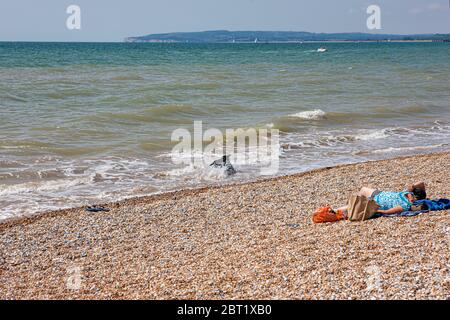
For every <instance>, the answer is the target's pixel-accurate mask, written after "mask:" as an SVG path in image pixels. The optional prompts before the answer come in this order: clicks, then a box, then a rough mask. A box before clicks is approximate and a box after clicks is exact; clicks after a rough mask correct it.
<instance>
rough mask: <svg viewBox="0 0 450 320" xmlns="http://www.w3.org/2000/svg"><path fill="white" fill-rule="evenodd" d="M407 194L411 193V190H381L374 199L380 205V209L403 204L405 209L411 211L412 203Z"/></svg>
mask: <svg viewBox="0 0 450 320" xmlns="http://www.w3.org/2000/svg"><path fill="white" fill-rule="evenodd" d="M407 194H411V192H407V191H402V192H392V191H381V192H380V193H379V194H377V195H376V196H375V198H374V200H375V202H376V203H378V205H379V206H380V210H389V209H392V208H394V207H397V206H402V208H403V211H409V210H411V205H412V203H411V202H409V200H408V198H406V195H407Z"/></svg>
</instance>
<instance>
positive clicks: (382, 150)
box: [372, 144, 446, 153]
mask: <svg viewBox="0 0 450 320" xmlns="http://www.w3.org/2000/svg"><path fill="white" fill-rule="evenodd" d="M444 146H446V144H433V145H429V146H415V147H398V148H395V147H389V148H384V149H377V150H373V151H372V153H391V152H401V151H414V150H426V149H434V148H440V147H444Z"/></svg>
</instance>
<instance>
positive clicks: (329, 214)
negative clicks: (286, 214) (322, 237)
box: [312, 206, 344, 223]
mask: <svg viewBox="0 0 450 320" xmlns="http://www.w3.org/2000/svg"><path fill="white" fill-rule="evenodd" d="M339 220H344V213H343V212H342V211H340V210H338V212H337V213H335V212H334V211H333V209H331V207H330V206H326V207H321V208H319V209H317V210H316V212H314V214H313V216H312V221H313V222H314V223H325V222H336V221H339Z"/></svg>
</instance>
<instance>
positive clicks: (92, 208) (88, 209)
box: [85, 206, 109, 212]
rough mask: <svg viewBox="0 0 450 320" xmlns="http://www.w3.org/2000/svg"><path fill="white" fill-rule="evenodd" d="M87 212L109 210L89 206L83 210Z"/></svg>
mask: <svg viewBox="0 0 450 320" xmlns="http://www.w3.org/2000/svg"><path fill="white" fill-rule="evenodd" d="M85 210H86V211H88V212H108V211H109V209H108V208H105V207H101V206H91V207H87V208H86V209H85Z"/></svg>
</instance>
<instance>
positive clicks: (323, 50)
mask: <svg viewBox="0 0 450 320" xmlns="http://www.w3.org/2000/svg"><path fill="white" fill-rule="evenodd" d="M327 51H328V49H327V48H324V47H321V48H319V49H317V52H320V53H322V52H327Z"/></svg>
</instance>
